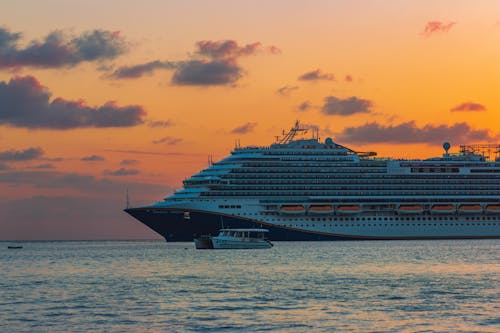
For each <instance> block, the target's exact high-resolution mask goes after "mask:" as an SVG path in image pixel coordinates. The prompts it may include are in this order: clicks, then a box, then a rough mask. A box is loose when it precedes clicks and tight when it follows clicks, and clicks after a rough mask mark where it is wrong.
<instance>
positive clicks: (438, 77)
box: [0, 0, 500, 239]
mask: <svg viewBox="0 0 500 333" xmlns="http://www.w3.org/2000/svg"><path fill="white" fill-rule="evenodd" d="M0 12H1V13H2V20H3V21H1V22H0V212H1V213H0V214H3V215H4V216H2V215H0V239H36V238H41V239H51V238H56V239H68V238H70V239H82V238H148V237H155V236H154V235H153V234H152V233H151V232H149V231H148V230H147V229H146V228H145V227H143V226H142V225H140V224H139V223H138V222H135V221H133V220H132V219H131V218H130V217H128V216H126V215H125V214H124V213H122V212H121V211H120V208H122V206H123V204H124V193H125V189H126V188H129V191H130V192H131V198H132V201H133V203H136V204H144V203H150V202H153V201H156V200H160V199H161V198H162V196H163V195H165V194H168V193H170V192H171V191H172V189H174V188H178V187H180V186H181V181H182V179H184V178H186V177H188V176H190V175H191V174H192V173H194V172H197V171H199V170H200V169H202V168H203V167H205V166H206V164H207V157H208V156H209V155H212V156H213V157H214V159H220V158H222V157H224V156H225V155H227V154H228V153H229V151H230V150H231V149H232V148H233V146H234V143H235V140H237V139H239V140H240V141H241V144H242V145H267V144H269V143H271V142H272V140H273V138H274V136H275V135H278V134H280V133H281V130H282V129H284V128H285V129H287V128H289V127H290V126H291V125H292V124H293V122H294V121H295V120H296V119H299V120H300V121H301V122H302V123H304V124H310V125H316V126H318V127H319V128H320V136H321V137H322V138H325V137H327V136H331V137H333V138H334V140H337V141H338V142H339V143H341V144H344V145H347V146H349V147H352V148H354V149H359V150H371V151H377V152H378V153H379V155H380V156H393V157H404V158H411V157H430V156H431V155H436V154H441V152H442V148H441V143H442V142H443V141H450V142H451V143H452V150H453V147H455V148H458V145H459V144H467V143H486V142H498V141H500V140H499V134H500V112H499V110H500V99H499V98H498V90H499V88H500V61H499V60H498V59H500V2H497V1H474V2H471V1H439V2H435V1H315V2H314V3H312V4H311V3H308V2H305V1H252V2H250V3H240V2H234V1H210V2H199V1H141V2H137V1H109V2H102V1H88V0H85V1H83V0H78V1H71V2H68V1H50V2H43V3H42V2H40V1H34V0H33V1H15V2H8V3H2V4H0ZM54 31H57V32H58V33H56V34H54ZM96 31H97V32H96ZM47 36H49V37H47ZM54 36H55V37H54ZM200 41H205V42H204V44H203V43H200ZM49 51H50V52H49ZM153 62H154V65H152V63H153ZM139 65H140V66H142V69H143V71H142V72H141V74H137V72H136V77H133V78H120V77H119V75H118V74H117V73H119V72H120V70H123V69H124V67H125V66H127V67H128V68H129V69H130V68H132V67H134V66H136V68H135V69H136V70H139V69H138V68H140V67H137V66H139ZM148 66H149V67H148ZM145 68H149V71H146V70H145ZM301 77H303V79H301ZM36 82H38V84H37V83H36ZM44 87H45V88H44ZM280 91H281V93H280ZM40 95H42V97H43V96H45V97H43V98H41V99H36V98H35V96H38V97H37V98H39V96H40ZM11 96H15V98H14V97H12V98H11ZM47 96H49V97H47ZM44 98H45V100H44ZM57 98H61V99H62V101H63V102H62V103H59V104H58V103H53V102H54V100H55V99H57ZM26 101H34V102H30V103H31V104H30V103H28V102H26ZM109 101H114V102H115V104H113V105H112V106H110V107H109V109H110V111H109V112H110V113H109V118H107V119H108V120H106V121H107V122H106V121H104V120H102V119H101V118H99V116H98V115H97V112H101V113H102V108H101V109H99V108H100V107H102V106H103V105H105V104H106V103H107V102H109ZM44 103H45V104H44ZM300 105H302V107H303V110H302V111H301V110H300V109H299V106H300ZM45 108H46V109H45ZM125 108H130V110H129V112H130V113H129V115H131V119H129V120H128V121H126V120H123V119H124V118H125V117H124V116H123V114H122V113H120V112H121V111H123V110H124V109H125ZM44 110H45V111H44ZM75 110H76V111H75ZM120 110H121V111H120ZM141 110H142V111H143V112H142V113H141ZM75 114H78V116H76V115H75ZM68 117H69V118H70V119H71V121H69V122H68V120H67V119H68ZM99 119H101V120H99ZM64 121H66V123H65V124H66V125H64V126H65V128H64V129H63V128H61V126H62V125H61V122H64ZM154 122H157V123H158V122H163V125H164V126H156V127H153V126H152V125H153V123H154ZM117 124H120V127H117V126H118V125H117ZM367 124H370V126H367ZM64 126H63V127H64ZM238 128H239V130H238ZM349 128H350V130H349ZM398 142H399V144H398ZM30 149H35V150H34V151H33V150H30ZM37 149H38V150H37ZM92 156H94V157H93V158H89V157H92ZM82 159H84V160H82ZM89 159H90V161H89ZM44 180H45V181H44ZM61 198H64V200H66V201H67V202H66V206H64V207H61V205H62V203H63V202H65V201H63V200H62V199H61ZM134 200H135V202H134ZM96 202H99V203H101V204H100V205H99V204H98V205H96ZM97 206H99V207H97ZM19 207H25V208H23V209H25V210H28V212H23V213H22V214H20V213H19ZM85 207H87V208H88V207H94V210H95V214H94V215H92V214H90V213H88V212H87V213H85V214H83V213H81V214H79V213H78V212H79V210H85V209H86V208H85ZM38 209H41V210H43V211H42V213H40V216H38V217H36V214H29V213H30V212H29V211H30V210H38ZM69 212H70V213H69ZM68 216H71V219H72V220H74V221H75V222H74V223H72V224H70V223H69V222H68V221H67V219H68ZM89 219H92V221H93V222H92V223H90V224H88V223H89V222H87V221H88V220H89ZM13 220H17V221H18V222H13ZM54 220H57V221H54ZM117 226H119V227H118V228H117Z"/></svg>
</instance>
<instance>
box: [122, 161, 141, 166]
mask: <svg viewBox="0 0 500 333" xmlns="http://www.w3.org/2000/svg"><path fill="white" fill-rule="evenodd" d="M136 164H139V161H138V160H122V161H121V162H120V165H136Z"/></svg>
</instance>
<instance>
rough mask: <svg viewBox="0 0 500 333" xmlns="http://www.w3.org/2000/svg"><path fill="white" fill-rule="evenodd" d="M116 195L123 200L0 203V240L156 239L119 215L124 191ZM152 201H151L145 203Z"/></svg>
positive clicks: (58, 199)
mask: <svg viewBox="0 0 500 333" xmlns="http://www.w3.org/2000/svg"><path fill="white" fill-rule="evenodd" d="M143 187H144V188H147V187H148V186H147V185H143ZM154 189H155V186H154V185H151V186H149V190H150V193H151V192H153V191H152V190H154ZM164 191H165V188H163V191H162V192H160V191H158V190H156V191H155V192H156V194H157V195H158V197H159V196H162V195H164V194H165V192H164ZM119 193H120V195H122V196H123V197H119V198H118V197H116V196H112V197H102V198H97V197H84V196H79V195H77V194H75V195H43V196H32V197H27V198H22V199H17V200H9V201H3V202H0V211H1V212H2V219H1V220H0V239H1V240H89V239H99V240H110V239H115V240H118V239H125V240H129V239H160V238H161V237H160V236H159V235H158V234H156V233H154V232H153V231H152V230H150V229H149V228H147V227H146V226H144V225H143V224H142V223H140V222H138V221H137V220H135V219H133V218H132V217H130V216H128V215H127V214H126V213H125V212H123V209H124V208H125V199H124V198H125V195H124V194H122V193H124V188H121V189H120V192H119ZM132 193H133V192H132ZM132 198H133V197H132ZM153 200H154V198H152V197H151V199H150V200H149V201H150V202H151V201H153ZM26 207H30V209H26ZM89 207H91V208H92V209H89Z"/></svg>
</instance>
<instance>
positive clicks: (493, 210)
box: [486, 205, 500, 214]
mask: <svg viewBox="0 0 500 333" xmlns="http://www.w3.org/2000/svg"><path fill="white" fill-rule="evenodd" d="M486 212H487V213H490V214H500V205H488V206H486Z"/></svg>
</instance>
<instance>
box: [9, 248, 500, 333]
mask: <svg viewBox="0 0 500 333" xmlns="http://www.w3.org/2000/svg"><path fill="white" fill-rule="evenodd" d="M13 244H15V243H12V242H0V332H333V331H335V332H500V240H442V241H441V240H433V241H341V242H276V243H275V246H274V247H273V248H272V249H267V250H195V249H194V246H193V244H192V243H165V242H163V241H86V242H59V241H57V242H23V243H22V245H23V248H22V249H7V246H8V245H13Z"/></svg>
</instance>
